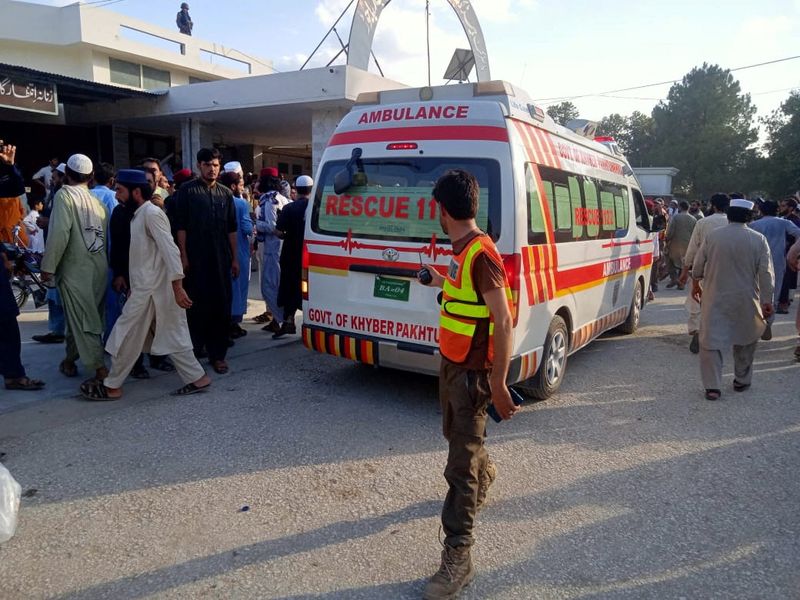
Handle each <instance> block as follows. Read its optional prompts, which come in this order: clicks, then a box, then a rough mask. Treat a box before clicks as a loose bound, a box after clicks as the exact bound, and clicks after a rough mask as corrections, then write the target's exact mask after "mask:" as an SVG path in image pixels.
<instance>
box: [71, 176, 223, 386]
mask: <svg viewBox="0 0 800 600" xmlns="http://www.w3.org/2000/svg"><path fill="white" fill-rule="evenodd" d="M116 190H117V200H118V201H120V202H122V203H132V204H133V206H134V207H136V208H135V213H134V215H133V219H132V220H131V244H130V267H129V274H130V293H129V297H128V300H127V302H126V303H125V306H124V307H123V309H122V315H121V316H120V317H119V319H117V322H116V324H115V325H114V329H112V330H111V335H110V336H109V338H108V342H107V343H106V351H107V352H108V353H109V354H110V355H111V357H112V364H111V372H110V373H109V375H108V377H106V378H105V380H104V381H103V383H102V384H97V385H94V386H92V385H87V386H84V387H82V388H81V391H82V392H83V393H84V396H85V397H86V398H88V399H90V400H111V399H117V398H120V397H121V396H122V384H123V382H124V381H125V378H126V377H127V376H128V374H129V373H130V371H131V369H132V368H133V366H134V364H135V363H136V360H137V358H138V357H139V354H140V353H141V352H142V351H145V352H151V353H153V354H157V355H159V356H165V355H170V356H171V358H172V362H173V364H174V365H175V369H176V370H177V372H178V375H180V377H181V379H182V380H183V383H184V384H185V385H184V386H183V387H182V388H180V389H179V390H177V391H175V392H173V395H181V396H182V395H187V394H193V393H195V392H199V391H202V390H203V389H204V388H206V387H208V386H209V385H210V384H211V380H210V379H209V377H208V375H206V372H205V370H204V369H203V367H201V366H200V363H198V362H197V359H196V358H195V356H194V353H193V352H192V340H191V337H190V336H189V326H188V324H187V321H186V309H187V308H189V307H190V306H191V305H192V301H191V300H190V299H189V297H188V295H187V294H186V291H185V290H184V289H183V283H182V281H183V268H182V266H181V259H180V252H179V251H178V247H177V246H176V245H175V242H174V241H173V239H172V233H171V231H170V227H169V221H168V220H167V217H166V215H165V213H164V211H163V210H161V209H160V208H158V207H157V206H156V205H154V204H152V203H151V202H150V201H149V198H150V197H151V195H152V188H151V187H150V185H149V184H148V182H147V178H146V176H145V174H144V173H143V172H142V171H138V170H132V169H130V170H129V169H125V170H121V171H120V172H119V173H118V175H117V183H116Z"/></svg>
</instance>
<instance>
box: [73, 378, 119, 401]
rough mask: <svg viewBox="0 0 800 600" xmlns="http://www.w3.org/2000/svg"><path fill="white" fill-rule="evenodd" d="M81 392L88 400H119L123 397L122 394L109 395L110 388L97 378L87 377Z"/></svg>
mask: <svg viewBox="0 0 800 600" xmlns="http://www.w3.org/2000/svg"><path fill="white" fill-rule="evenodd" d="M81 394H82V395H83V397H84V398H86V399H87V400H92V401H105V400H119V399H120V398H122V394H120V395H119V396H109V395H108V388H107V387H106V386H105V385H103V382H102V381H97V380H96V379H87V380H86V381H84V382H83V383H82V384H81Z"/></svg>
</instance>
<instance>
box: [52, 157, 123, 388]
mask: <svg viewBox="0 0 800 600" xmlns="http://www.w3.org/2000/svg"><path fill="white" fill-rule="evenodd" d="M92 171H93V165H92V161H91V160H89V158H88V157H87V156H84V155H83V154H73V155H72V156H70V157H69V160H68V161H67V165H66V168H65V175H66V178H67V184H66V185H64V186H62V187H61V189H60V190H59V191H58V193H57V194H56V196H55V200H54V201H53V212H52V213H51V215H50V223H49V226H48V233H47V244H46V246H45V250H44V256H43V257H42V265H41V269H42V279H43V280H44V281H47V280H49V279H51V278H52V277H53V276H55V282H56V285H57V286H58V291H59V294H60V295H61V302H62V303H63V305H64V313H65V316H66V319H67V331H66V342H67V352H66V357H65V358H64V360H63V361H62V362H61V364H60V365H59V370H60V371H61V372H62V373H63V374H64V375H66V376H67V377H74V376H75V375H77V368H76V366H75V363H76V361H77V360H78V358H79V357H80V359H81V362H83V364H84V366H85V367H86V369H87V370H88V371H89V372H90V373H92V374H93V375H94V378H95V380H97V381H102V380H103V378H104V377H105V376H106V375H107V374H108V371H107V369H106V366H105V360H104V359H105V356H104V354H103V341H102V339H101V336H102V335H103V329H104V323H103V318H104V314H105V298H106V288H107V286H108V259H107V257H106V239H107V238H106V230H107V226H108V212H107V211H106V208H105V206H103V205H102V204H101V203H100V201H99V200H98V199H97V198H95V197H94V196H93V195H92V194H91V193H90V192H89V188H88V186H87V183H88V181H89V180H90V179H91V177H92Z"/></svg>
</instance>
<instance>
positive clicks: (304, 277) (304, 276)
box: [300, 244, 308, 300]
mask: <svg viewBox="0 0 800 600" xmlns="http://www.w3.org/2000/svg"><path fill="white" fill-rule="evenodd" d="M300 290H301V291H302V292H303V300H308V245H307V244H303V271H302V279H301V281H300Z"/></svg>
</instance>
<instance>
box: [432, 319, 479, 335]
mask: <svg viewBox="0 0 800 600" xmlns="http://www.w3.org/2000/svg"><path fill="white" fill-rule="evenodd" d="M439 325H440V326H441V327H445V328H446V329H448V330H450V331H454V332H455V333H458V334H460V335H468V336H469V337H470V339H471V338H472V336H473V335H474V334H475V327H476V325H475V323H464V322H463V321H458V320H456V319H452V318H450V317H447V316H445V315H441V317H440V319H439Z"/></svg>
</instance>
